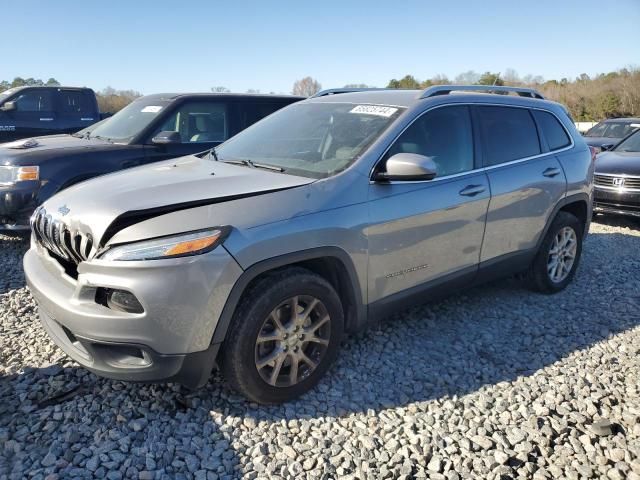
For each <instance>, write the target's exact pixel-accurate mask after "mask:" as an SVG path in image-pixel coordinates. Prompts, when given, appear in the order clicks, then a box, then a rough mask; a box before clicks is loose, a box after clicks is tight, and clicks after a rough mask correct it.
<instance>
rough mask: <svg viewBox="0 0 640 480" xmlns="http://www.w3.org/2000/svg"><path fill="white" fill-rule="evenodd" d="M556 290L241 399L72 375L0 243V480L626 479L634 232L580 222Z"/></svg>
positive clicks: (414, 332) (356, 347) (381, 336)
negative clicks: (293, 387) (579, 244)
mask: <svg viewBox="0 0 640 480" xmlns="http://www.w3.org/2000/svg"><path fill="white" fill-rule="evenodd" d="M591 232H592V233H591V234H590V235H589V238H588V239H587V243H586V245H585V251H584V257H583V263H582V266H581V268H580V270H579V272H578V276H577V278H576V281H575V283H574V284H573V285H571V286H570V287H569V288H568V289H567V290H566V291H565V292H563V293H561V294H559V295H555V296H542V295H537V294H533V293H530V292H528V291H527V290H525V289H523V288H522V286H521V285H520V284H519V283H518V281H516V280H504V281H500V282H496V283H494V284H492V285H489V286H484V287H480V288H476V289H472V290H469V291H466V292H464V293H463V294H458V295H456V296H454V297H452V298H449V299H447V300H444V301H441V302H438V303H435V304H432V305H429V306H424V307H420V308H416V309H413V310H409V311H405V312H401V313H398V314H397V315H396V318H394V319H391V320H390V321H389V322H387V323H385V324H384V325H383V326H382V327H381V328H380V329H378V330H373V331H370V332H368V333H367V334H365V335H362V336H360V337H359V338H351V339H348V340H347V341H345V344H344V346H343V350H342V352H341V355H340V358H339V363H338V365H336V367H335V368H334V369H333V370H332V371H331V373H330V374H329V375H328V377H327V378H326V379H325V380H324V381H323V382H322V383H321V384H320V386H319V387H318V388H317V389H316V390H315V391H314V392H312V393H310V394H308V395H307V396H306V397H304V398H303V399H301V400H299V401H296V402H292V403H289V404H287V405H284V406H279V407H269V408H265V407H258V406H257V405H254V404H250V403H247V402H246V401H245V400H243V399H242V398H239V397H238V396H236V395H235V394H233V393H232V392H230V391H229V390H228V389H226V388H225V387H224V386H222V385H221V382H220V378H219V377H214V378H213V379H212V381H211V382H210V383H209V384H208V385H207V386H206V387H205V388H204V389H202V390H200V391H198V392H196V393H189V392H186V391H183V390H182V389H180V387H178V386H176V385H137V384H135V385H134V384H125V383H122V382H115V381H109V380H103V379H99V378H97V377H95V376H94V375H92V374H90V373H87V372H86V371H85V370H83V369H82V368H79V367H78V366H77V364H75V363H74V362H73V361H71V360H70V359H69V358H68V357H66V355H65V354H64V353H62V352H61V351H60V350H59V349H58V348H57V347H55V346H54V345H53V344H52V343H51V342H50V341H49V340H48V338H47V337H46V336H45V334H44V332H43V331H42V329H41V328H40V326H39V324H38V321H37V319H36V309H35V305H34V302H33V300H32V298H31V296H30V295H29V292H28V290H27V289H26V288H25V287H24V279H23V276H22V273H21V267H20V256H21V254H22V253H23V251H24V249H25V248H26V243H25V242H24V241H19V240H18V239H15V238H10V237H0V259H1V266H2V275H1V276H0V342H2V348H1V351H0V479H2V480H3V479H8V478H10V479H22V478H34V479H47V480H53V479H56V478H73V477H78V478H108V479H120V478H139V479H154V478H159V479H164V478H167V479H169V478H176V479H180V478H196V479H218V478H241V477H244V478H311V479H318V478H375V479H385V478H394V479H395V478H405V479H409V478H431V479H456V478H489V479H492V478H504V479H507V478H534V479H545V478H549V479H551V478H561V477H564V478H569V479H578V478H608V479H623V478H629V479H640V361H639V356H638V354H639V353H640V255H639V253H640V224H638V223H632V222H627V221H621V220H608V221H607V223H606V224H605V223H598V224H594V225H593V227H592V231H591Z"/></svg>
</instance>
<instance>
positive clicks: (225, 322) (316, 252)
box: [211, 247, 367, 343]
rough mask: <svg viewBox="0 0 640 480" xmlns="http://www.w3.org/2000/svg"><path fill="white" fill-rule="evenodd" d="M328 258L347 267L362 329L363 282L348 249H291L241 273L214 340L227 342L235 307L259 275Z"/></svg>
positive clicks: (358, 325) (356, 322) (356, 324)
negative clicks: (225, 340)
mask: <svg viewBox="0 0 640 480" xmlns="http://www.w3.org/2000/svg"><path fill="white" fill-rule="evenodd" d="M327 257H329V258H335V259H337V260H338V261H339V262H341V263H342V265H343V266H344V267H345V269H346V271H347V274H348V275H349V279H350V281H351V287H352V290H353V292H352V293H353V295H352V297H353V298H352V301H353V302H354V306H355V319H353V320H354V325H353V328H352V329H353V330H359V329H361V328H363V327H364V326H365V323H366V319H367V315H366V310H365V306H364V303H363V301H362V294H361V292H362V290H361V288H360V281H359V280H358V276H357V274H356V269H355V266H354V265H353V262H352V261H351V258H350V257H349V255H348V254H347V252H345V251H344V250H342V249H341V248H338V247H318V248H311V249H308V250H301V251H298V252H292V253H288V254H285V255H280V256H278V257H274V258H270V259H267V260H263V261H261V262H258V263H256V264H254V265H252V266H251V267H249V268H248V269H246V270H245V271H244V272H243V273H242V275H241V276H240V278H238V280H237V281H236V283H235V285H234V286H233V288H232V289H231V293H230V294H229V296H228V297H227V302H226V303H225V305H224V308H223V309H222V313H221V314H220V318H219V319H218V324H217V325H216V329H215V331H214V332H213V338H212V340H211V343H221V342H222V341H224V339H225V336H226V334H227V330H228V329H229V325H230V324H231V320H232V318H233V314H234V312H235V310H236V307H237V306H238V303H239V302H240V298H241V297H242V294H243V293H244V291H245V289H246V288H247V286H248V285H249V283H251V281H252V280H254V279H255V278H257V277H258V275H260V274H262V273H265V272H268V271H269V270H274V269H276V268H281V267H285V266H287V265H292V264H295V263H299V262H303V261H308V260H317V259H322V258H327Z"/></svg>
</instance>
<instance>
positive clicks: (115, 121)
mask: <svg viewBox="0 0 640 480" xmlns="http://www.w3.org/2000/svg"><path fill="white" fill-rule="evenodd" d="M170 103H171V102H170V101H169V100H158V99H157V98H145V97H142V98H140V99H138V100H135V101H133V102H131V103H130V104H129V105H127V106H126V107H124V108H123V109H122V110H120V111H119V112H118V113H116V114H115V115H114V116H113V117H109V118H107V119H105V120H103V121H102V122H100V123H98V124H95V125H92V126H90V127H88V128H85V129H84V130H81V131H80V132H78V133H77V134H76V135H77V136H85V137H87V136H88V137H94V138H101V139H104V140H108V141H111V142H114V143H128V142H129V141H130V140H131V139H133V137H135V136H137V135H138V134H139V133H140V132H142V130H144V129H145V128H147V126H149V125H150V124H151V122H153V121H154V120H155V119H156V117H158V115H160V113H161V112H162V111H163V110H164V109H165V108H166V107H167V106H168V105H169V104H170Z"/></svg>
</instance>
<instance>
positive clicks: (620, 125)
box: [586, 122, 636, 138]
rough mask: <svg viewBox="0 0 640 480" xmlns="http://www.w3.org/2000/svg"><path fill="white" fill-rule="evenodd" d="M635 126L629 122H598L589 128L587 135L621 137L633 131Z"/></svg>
mask: <svg viewBox="0 0 640 480" xmlns="http://www.w3.org/2000/svg"><path fill="white" fill-rule="evenodd" d="M635 129H636V127H633V126H632V125H631V122H629V123H625V122H600V123H599V124H597V125H596V126H595V127H593V128H592V129H590V130H589V131H588V132H587V133H586V136H587V137H604V138H623V137H626V136H627V135H629V134H630V133H631V132H633V131H634V130H635Z"/></svg>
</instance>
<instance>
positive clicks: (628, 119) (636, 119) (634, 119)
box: [603, 117, 640, 123]
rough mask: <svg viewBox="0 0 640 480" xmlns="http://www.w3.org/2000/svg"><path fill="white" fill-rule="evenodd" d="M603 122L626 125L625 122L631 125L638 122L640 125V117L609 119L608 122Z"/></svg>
mask: <svg viewBox="0 0 640 480" xmlns="http://www.w3.org/2000/svg"><path fill="white" fill-rule="evenodd" d="M603 121H604V122H609V123H624V122H629V123H635V122H638V123H640V118H638V117H620V118H607V119H606V120H603Z"/></svg>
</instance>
